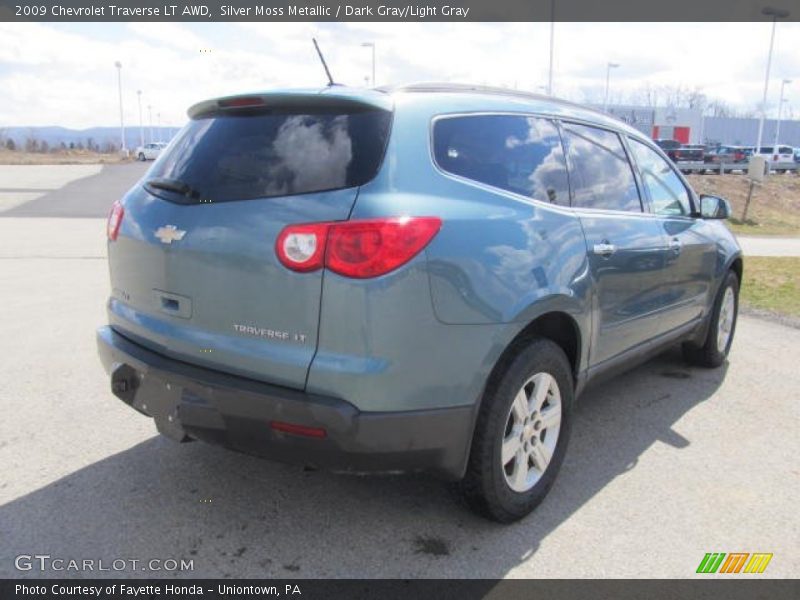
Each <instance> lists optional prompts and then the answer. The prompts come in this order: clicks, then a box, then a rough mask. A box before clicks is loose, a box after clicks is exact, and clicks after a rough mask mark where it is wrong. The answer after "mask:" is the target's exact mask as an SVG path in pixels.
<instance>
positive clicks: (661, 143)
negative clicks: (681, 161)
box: [653, 139, 681, 162]
mask: <svg viewBox="0 0 800 600" xmlns="http://www.w3.org/2000/svg"><path fill="white" fill-rule="evenodd" d="M653 141H654V142H655V143H656V146H658V147H659V148H661V149H662V150H663V151H664V153H665V154H666V155H667V156H669V158H670V160H671V161H672V162H678V157H676V155H675V152H676V151H678V150H679V149H680V147H681V143H680V142H679V141H678V140H665V139H657V140H653ZM678 156H680V154H678Z"/></svg>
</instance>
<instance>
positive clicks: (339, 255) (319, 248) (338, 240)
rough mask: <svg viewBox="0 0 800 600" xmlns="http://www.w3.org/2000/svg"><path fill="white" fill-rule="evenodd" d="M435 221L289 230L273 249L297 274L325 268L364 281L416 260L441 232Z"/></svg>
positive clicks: (356, 223) (414, 219)
mask: <svg viewBox="0 0 800 600" xmlns="http://www.w3.org/2000/svg"><path fill="white" fill-rule="evenodd" d="M441 226H442V220H441V219H439V218H437V217H396V218H389V219H367V220H360V221H358V220H356V221H342V222H335V223H311V224H307V225H290V226H288V227H286V228H285V229H284V230H283V231H281V233H280V235H279V236H278V240H277V242H276V244H275V250H276V252H277V255H278V259H279V260H280V261H281V264H283V265H284V266H285V267H287V268H289V269H292V270H293V271H300V272H308V271H315V270H317V269H320V268H322V267H323V266H324V267H326V268H328V269H330V270H331V271H333V272H334V273H338V274H339V275H343V276H345V277H353V278H356V279H366V278H369V277H378V276H380V275H384V274H386V273H389V272H390V271H393V270H394V269H396V268H398V267H400V266H402V265H404V264H405V263H407V262H408V261H409V260H411V259H412V258H414V257H415V256H416V255H417V254H418V253H419V252H420V251H421V250H422V249H423V248H424V247H425V246H426V245H428V242H430V241H431V239H433V237H434V236H435V235H436V234H437V233H438V232H439V229H440V228H441Z"/></svg>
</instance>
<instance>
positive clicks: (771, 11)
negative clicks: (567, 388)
mask: <svg viewBox="0 0 800 600" xmlns="http://www.w3.org/2000/svg"><path fill="white" fill-rule="evenodd" d="M761 14H762V15H767V16H768V17H772V34H771V35H770V37H769V54H767V72H766V74H765V75H764V98H763V99H762V100H761V115H760V117H759V119H758V137H757V138H756V149H755V152H754V154H758V153H759V152H760V151H761V135H762V134H763V133H764V118H765V117H766V113H767V91H768V90H769V70H770V68H771V67H772V47H773V46H774V44H775V25H776V24H777V22H778V19H785V18H786V17H788V16H789V11H788V10H784V9H782V8H772V7H771V6H768V7H767V8H765V9H763V10H762V11H761Z"/></svg>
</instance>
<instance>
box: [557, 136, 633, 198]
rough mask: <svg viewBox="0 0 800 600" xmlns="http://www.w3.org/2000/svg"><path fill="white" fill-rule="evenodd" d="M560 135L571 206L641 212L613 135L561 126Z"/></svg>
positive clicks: (621, 150) (627, 166)
mask: <svg viewBox="0 0 800 600" xmlns="http://www.w3.org/2000/svg"><path fill="white" fill-rule="evenodd" d="M563 134H564V143H565V145H566V148H567V155H568V157H569V167H570V184H571V186H572V205H573V206H575V207H577V208H593V209H601V210H620V211H626V212H641V211H642V204H641V201H640V200H639V190H638V188H637V187H636V180H635V179H634V176H633V170H632V169H631V165H630V162H628V156H627V155H626V154H625V149H624V148H623V146H622V141H621V140H620V139H619V136H618V135H617V134H616V133H613V132H611V131H607V130H605V129H599V128H597V127H589V126H587V125H578V124H575V123H564V124H563Z"/></svg>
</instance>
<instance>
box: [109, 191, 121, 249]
mask: <svg viewBox="0 0 800 600" xmlns="http://www.w3.org/2000/svg"><path fill="white" fill-rule="evenodd" d="M124 216H125V209H124V208H122V203H121V202H120V201H119V200H115V201H114V204H112V205H111V212H110V213H108V223H107V224H106V235H107V236H108V239H109V240H111V241H112V242H113V241H114V240H116V239H117V235H119V226H120V225H122V217H124Z"/></svg>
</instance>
